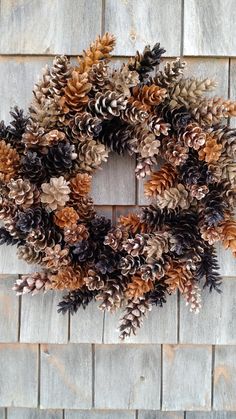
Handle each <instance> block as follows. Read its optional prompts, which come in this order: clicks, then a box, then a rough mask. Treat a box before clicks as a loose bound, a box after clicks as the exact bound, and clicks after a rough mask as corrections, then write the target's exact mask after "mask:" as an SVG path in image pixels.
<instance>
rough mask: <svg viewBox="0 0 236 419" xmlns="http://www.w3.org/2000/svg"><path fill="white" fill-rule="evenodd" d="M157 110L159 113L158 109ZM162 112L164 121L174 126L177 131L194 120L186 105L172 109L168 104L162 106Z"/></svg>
mask: <svg viewBox="0 0 236 419" xmlns="http://www.w3.org/2000/svg"><path fill="white" fill-rule="evenodd" d="M156 111H157V113H158V109H157V110H156ZM160 112H161V114H162V117H163V119H164V121H165V122H167V123H169V124H171V126H172V128H173V129H174V130H176V131H179V130H181V129H184V128H185V127H186V125H188V124H189V123H190V121H191V120H192V115H191V113H190V112H189V111H188V110H187V109H186V108H185V106H181V107H178V108H174V109H171V108H170V107H169V106H168V105H166V106H164V107H161V108H160Z"/></svg>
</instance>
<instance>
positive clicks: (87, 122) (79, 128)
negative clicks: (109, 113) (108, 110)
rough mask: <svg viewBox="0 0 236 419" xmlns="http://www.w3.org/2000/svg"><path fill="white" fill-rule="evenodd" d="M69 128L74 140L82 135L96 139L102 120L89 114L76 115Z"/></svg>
mask: <svg viewBox="0 0 236 419" xmlns="http://www.w3.org/2000/svg"><path fill="white" fill-rule="evenodd" d="M70 127H71V133H72V136H73V137H74V138H75V139H78V138H80V137H81V136H82V135H87V136H89V137H97V136H98V135H99V133H100V131H101V129H102V120H101V119H100V118H97V117H96V116H93V115H91V113H89V112H83V113H77V114H76V115H75V117H74V119H73V120H71V123H70Z"/></svg>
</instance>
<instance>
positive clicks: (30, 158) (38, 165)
mask: <svg viewBox="0 0 236 419" xmlns="http://www.w3.org/2000/svg"><path fill="white" fill-rule="evenodd" d="M20 173H21V175H22V177H23V178H25V179H28V180H29V181H30V182H31V183H36V184H37V183H38V184H41V183H42V182H43V181H44V180H45V178H46V172H45V167H44V165H43V161H42V158H41V157H39V156H38V155H37V153H35V152H32V151H28V152H27V154H26V155H25V156H24V157H22V159H21V170H20Z"/></svg>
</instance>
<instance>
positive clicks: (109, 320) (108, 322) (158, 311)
mask: <svg viewBox="0 0 236 419" xmlns="http://www.w3.org/2000/svg"><path fill="white" fill-rule="evenodd" d="M122 315H123V311H121V310H120V311H119V312H117V313H115V314H111V313H105V327H104V343H121V341H120V339H119V332H118V330H117V328H118V325H119V319H120V318H121V317H122ZM128 343H137V344H138V343H177V296H176V295H172V296H170V297H169V296H168V302H167V304H164V306H163V307H161V308H160V307H153V309H152V311H151V312H150V313H148V317H147V318H146V319H145V320H144V324H143V326H142V327H141V328H140V329H138V330H137V335H136V336H133V335H132V336H131V337H130V338H127V339H126V340H125V344H128Z"/></svg>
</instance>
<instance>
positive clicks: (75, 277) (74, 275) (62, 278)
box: [49, 266, 85, 291]
mask: <svg viewBox="0 0 236 419" xmlns="http://www.w3.org/2000/svg"><path fill="white" fill-rule="evenodd" d="M84 277H85V272H84V271H83V269H82V268H81V267H80V266H76V268H73V267H72V266H66V267H65V268H63V269H60V271H58V272H57V273H56V274H52V275H49V279H50V281H51V283H52V288H53V289H57V290H65V289H68V290H71V291H73V290H76V289H79V288H82V286H83V285H84V284H85V282H84Z"/></svg>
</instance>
